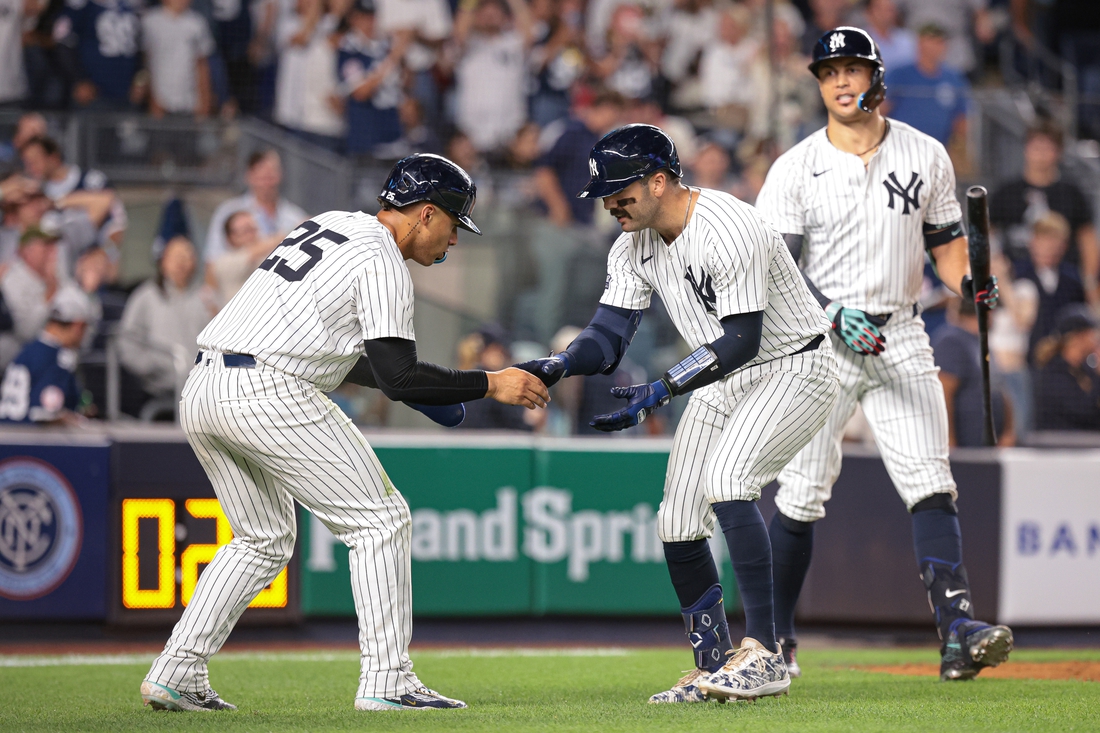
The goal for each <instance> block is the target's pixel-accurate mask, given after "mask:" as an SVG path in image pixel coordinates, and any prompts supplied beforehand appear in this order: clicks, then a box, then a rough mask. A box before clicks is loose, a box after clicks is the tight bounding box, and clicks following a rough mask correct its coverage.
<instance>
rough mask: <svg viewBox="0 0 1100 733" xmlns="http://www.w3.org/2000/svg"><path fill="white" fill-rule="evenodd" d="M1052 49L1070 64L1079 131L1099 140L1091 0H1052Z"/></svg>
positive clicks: (1099, 70)
mask: <svg viewBox="0 0 1100 733" xmlns="http://www.w3.org/2000/svg"><path fill="white" fill-rule="evenodd" d="M1048 5H1049V6H1050V25H1051V35H1052V36H1053V40H1054V44H1053V46H1054V49H1055V51H1057V52H1058V54H1059V55H1060V56H1061V57H1062V58H1063V59H1065V60H1066V61H1068V62H1069V63H1071V64H1073V66H1074V67H1075V69H1076V71H1077V87H1078V91H1079V92H1080V93H1081V96H1082V97H1083V99H1082V100H1081V104H1080V106H1079V107H1078V120H1079V124H1080V130H1079V134H1080V135H1081V136H1082V137H1091V138H1092V139H1094V140H1100V12H1097V11H1098V8H1097V4H1096V2H1095V0H1052V2H1050V3H1048Z"/></svg>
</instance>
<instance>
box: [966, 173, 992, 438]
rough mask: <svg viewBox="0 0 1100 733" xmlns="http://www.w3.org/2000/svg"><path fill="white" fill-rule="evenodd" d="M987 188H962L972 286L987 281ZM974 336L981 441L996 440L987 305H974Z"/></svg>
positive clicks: (980, 285)
mask: <svg viewBox="0 0 1100 733" xmlns="http://www.w3.org/2000/svg"><path fill="white" fill-rule="evenodd" d="M988 197H989V192H988V191H986V190H985V187H984V186H971V187H970V188H968V189H967V190H966V218H967V223H968V232H967V233H968V235H969V237H968V238H969V243H968V244H969V247H968V249H969V255H970V276H971V277H972V278H974V286H975V290H976V289H977V288H980V287H982V286H983V285H984V284H985V283H986V282H988V281H989V201H988ZM977 311H978V338H979V339H980V343H981V350H982V409H983V411H984V417H985V420H984V421H983V425H982V442H984V443H985V444H986V445H989V446H992V445H996V444H997V435H996V430H995V428H994V426H993V400H992V396H991V394H990V386H989V309H988V308H985V307H983V306H980V305H979V306H977Z"/></svg>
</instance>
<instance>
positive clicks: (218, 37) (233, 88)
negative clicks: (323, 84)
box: [70, 0, 258, 112]
mask: <svg viewBox="0 0 1100 733" xmlns="http://www.w3.org/2000/svg"><path fill="white" fill-rule="evenodd" d="M70 1H71V0H70ZM212 6H213V8H212V12H211V15H212V17H213V22H212V24H211V25H212V30H213V34H214V44H215V46H216V47H217V49H218V57H219V59H220V61H219V63H221V64H222V65H223V66H224V69H225V81H226V85H227V86H228V89H227V90H226V91H227V92H228V95H229V99H228V103H229V107H228V110H230V111H232V112H236V111H244V112H255V111H256V108H257V103H258V99H257V94H256V79H255V78H254V76H253V73H252V61H251V60H250V58H249V50H250V46H251V44H252V27H253V20H252V10H251V8H250V7H249V2H248V0H217V1H216V2H213V3H212Z"/></svg>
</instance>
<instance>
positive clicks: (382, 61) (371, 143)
mask: <svg viewBox="0 0 1100 733" xmlns="http://www.w3.org/2000/svg"><path fill="white" fill-rule="evenodd" d="M348 21H349V24H350V26H351V29H350V30H349V31H348V33H347V34H346V35H345V36H344V39H343V41H342V42H341V44H340V53H339V60H338V68H339V70H340V72H339V77H340V84H339V90H340V94H341V96H342V97H346V101H345V104H346V105H347V122H346V124H347V152H348V153H349V154H351V155H369V154H371V153H372V152H374V151H375V148H377V147H378V146H380V145H384V144H386V143H393V142H394V141H396V140H397V139H398V138H400V137H401V118H400V114H399V113H398V106H399V105H400V103H401V96H402V93H401V75H400V71H399V70H400V66H401V58H402V56H403V55H404V46H405V44H406V43H407V37H405V38H406V40H405V41H404V42H399V43H397V44H393V43H391V42H390V41H389V39H387V38H385V37H383V35H382V34H381V32H380V31H379V29H378V25H377V23H376V18H375V12H374V1H373V0H356V2H355V4H354V5H353V6H352V8H351V13H350V14H349V16H348Z"/></svg>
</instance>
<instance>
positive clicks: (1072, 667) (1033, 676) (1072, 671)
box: [853, 662, 1100, 682]
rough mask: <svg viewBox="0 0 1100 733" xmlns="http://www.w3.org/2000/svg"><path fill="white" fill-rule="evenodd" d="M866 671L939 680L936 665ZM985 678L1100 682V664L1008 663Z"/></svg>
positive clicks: (989, 672)
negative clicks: (936, 678)
mask: <svg viewBox="0 0 1100 733" xmlns="http://www.w3.org/2000/svg"><path fill="white" fill-rule="evenodd" d="M853 669H858V670H860V671H864V672H885V673H886V674H900V675H908V676H913V677H936V676H938V675H939V673H940V668H939V665H935V664H898V665H894V666H890V667H854V668H853ZM982 677H996V678H1000V679H1008V680H1084V681H1086V682H1100V662H1007V663H1005V664H1002V665H1001V666H999V667H994V668H993V669H987V670H984V671H983V672H982Z"/></svg>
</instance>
